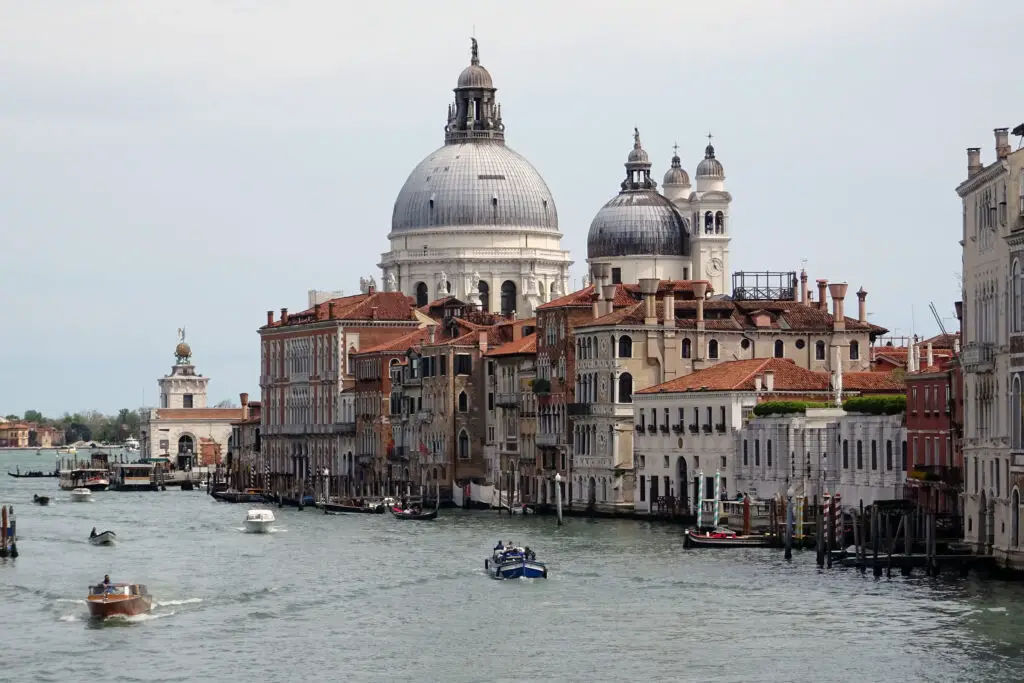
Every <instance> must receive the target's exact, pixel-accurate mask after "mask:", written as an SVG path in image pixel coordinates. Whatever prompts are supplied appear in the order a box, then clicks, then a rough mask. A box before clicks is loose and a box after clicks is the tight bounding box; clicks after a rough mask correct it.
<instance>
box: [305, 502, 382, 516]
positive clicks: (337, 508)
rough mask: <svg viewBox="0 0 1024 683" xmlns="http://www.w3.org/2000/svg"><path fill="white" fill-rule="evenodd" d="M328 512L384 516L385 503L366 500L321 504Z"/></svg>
mask: <svg viewBox="0 0 1024 683" xmlns="http://www.w3.org/2000/svg"><path fill="white" fill-rule="evenodd" d="M320 506H321V507H323V509H324V510H325V511H326V512H356V513H362V514H370V515H381V514H384V503H382V502H379V501H378V502H370V501H365V500H348V501H345V502H344V503H327V502H324V503H320Z"/></svg>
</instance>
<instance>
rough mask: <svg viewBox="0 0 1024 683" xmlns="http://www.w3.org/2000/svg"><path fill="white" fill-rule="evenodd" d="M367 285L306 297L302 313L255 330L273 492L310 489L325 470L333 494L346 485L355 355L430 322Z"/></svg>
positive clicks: (407, 302) (395, 295)
mask: <svg viewBox="0 0 1024 683" xmlns="http://www.w3.org/2000/svg"><path fill="white" fill-rule="evenodd" d="M371 280H372V278H371V279H365V278H364V280H363V283H362V289H363V290H364V291H362V292H361V293H360V294H356V295H353V296H346V297H341V298H336V299H329V300H327V301H321V300H319V298H318V297H315V296H312V295H311V297H310V307H309V308H308V309H306V310H304V311H302V312H300V313H293V314H289V312H288V309H287V308H282V309H281V315H280V317H278V318H276V319H275V315H274V312H273V311H267V322H266V324H265V325H264V326H263V327H261V328H260V330H259V334H260V366H261V371H260V388H261V391H262V401H261V403H262V416H263V421H262V428H261V430H262V431H261V434H262V441H263V449H264V453H263V455H264V456H265V457H266V458H267V459H268V462H269V465H270V468H271V488H272V489H273V490H274V491H275V492H278V493H282V494H285V495H295V494H297V492H298V491H299V490H300V489H304V490H311V487H312V485H313V477H314V475H315V474H316V473H317V472H321V473H322V472H323V470H325V469H326V470H330V471H332V472H342V474H340V475H337V476H338V477H339V478H338V480H337V481H334V482H332V487H331V488H332V490H336V491H337V490H343V489H341V488H339V487H342V486H344V485H346V484H351V481H349V482H346V481H345V480H344V477H345V476H351V475H346V473H349V472H354V470H353V469H352V467H353V461H354V456H355V455H356V454H355V453H354V452H353V451H352V437H353V435H354V433H355V429H356V425H355V419H354V413H353V412H351V410H352V409H353V407H354V397H353V398H352V399H349V398H348V397H346V396H345V395H344V394H345V393H346V390H351V389H353V388H354V386H355V377H354V368H353V364H352V363H353V356H355V355H356V354H357V353H358V352H359V351H360V349H363V348H371V347H374V346H377V345H380V344H383V343H385V342H387V341H389V340H392V339H395V338H397V337H401V336H403V335H407V334H409V333H410V332H413V331H415V330H417V329H419V328H421V327H424V326H426V325H429V324H431V323H432V321H431V320H430V318H429V317H427V316H426V315H425V314H423V313H421V312H420V311H418V310H417V309H416V308H415V307H414V306H413V302H412V300H411V299H409V297H407V296H405V295H404V294H402V293H401V292H380V291H377V289H376V286H375V283H373V282H372V281H371ZM313 294H314V295H315V294H316V293H315V292H314V293H313ZM346 446H347V448H345V447H346ZM343 448H344V450H343ZM332 476H334V475H332Z"/></svg>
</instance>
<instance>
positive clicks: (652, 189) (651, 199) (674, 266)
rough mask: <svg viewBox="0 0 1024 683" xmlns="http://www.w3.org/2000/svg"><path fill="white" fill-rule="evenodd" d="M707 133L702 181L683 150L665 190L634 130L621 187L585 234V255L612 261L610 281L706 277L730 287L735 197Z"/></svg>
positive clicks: (592, 261)
mask: <svg viewBox="0 0 1024 683" xmlns="http://www.w3.org/2000/svg"><path fill="white" fill-rule="evenodd" d="M710 137H711V136H708V138H709V140H708V146H707V147H706V148H705V150H704V159H703V160H701V162H700V164H698V166H697V169H696V174H695V178H696V181H697V187H696V189H694V188H693V187H692V186H691V184H690V177H689V175H688V174H687V173H686V171H685V170H684V169H683V168H682V164H681V160H680V158H679V154H678V147H677V148H676V154H675V155H674V156H673V157H672V163H671V167H670V168H669V170H668V172H667V173H666V174H665V178H664V181H665V182H664V194H662V193H660V192H658V184H657V182H655V181H654V179H652V178H651V162H650V159H649V157H648V154H647V151H646V150H645V149H644V148H643V146H642V144H641V143H640V132H639V131H638V130H636V129H634V131H633V149H632V150H630V152H629V155H628V156H627V158H626V163H625V166H626V178H625V180H623V181H622V183H621V184H620V186H619V187H620V191H619V193H618V194H617V195H616V196H615V197H612V198H611V199H610V200H609V201H608V202H607V203H606V204H605V205H604V206H602V207H601V209H600V211H598V212H597V215H596V216H594V219H593V221H592V222H591V224H590V232H589V234H588V235H587V263H588V264H589V265H590V270H591V271H592V272H593V270H594V268H595V266H599V265H604V266H607V267H608V268H609V269H610V272H609V275H610V278H611V283H612V284H621V283H635V282H638V281H639V280H640V279H641V278H655V279H660V280H703V279H707V281H708V283H709V285H710V286H711V288H712V290H713V291H716V292H724V291H725V290H726V278H727V277H728V274H729V241H730V237H729V231H728V229H727V228H728V227H730V223H729V205H730V203H731V202H732V195H731V194H729V192H728V191H727V190H726V189H725V169H724V168H723V166H722V163H721V162H720V161H719V160H718V159H716V158H715V148H714V146H713V145H712V144H711V141H710Z"/></svg>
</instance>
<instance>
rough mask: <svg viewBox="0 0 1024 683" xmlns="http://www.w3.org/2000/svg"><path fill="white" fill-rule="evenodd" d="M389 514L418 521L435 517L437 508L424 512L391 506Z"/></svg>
mask: <svg viewBox="0 0 1024 683" xmlns="http://www.w3.org/2000/svg"><path fill="white" fill-rule="evenodd" d="M391 514H392V515H394V516H395V519H414V520H419V521H426V520H430V519H437V510H427V511H425V512H424V511H416V510H403V509H402V508H401V507H393V508H391Z"/></svg>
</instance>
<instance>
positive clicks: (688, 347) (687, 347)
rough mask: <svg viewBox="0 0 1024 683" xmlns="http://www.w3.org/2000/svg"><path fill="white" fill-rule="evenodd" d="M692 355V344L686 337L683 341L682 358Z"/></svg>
mask: <svg viewBox="0 0 1024 683" xmlns="http://www.w3.org/2000/svg"><path fill="white" fill-rule="evenodd" d="M692 355H693V342H691V341H690V339H689V338H688V337H687V338H684V339H683V358H689V357H690V356H692Z"/></svg>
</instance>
